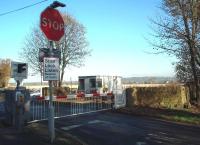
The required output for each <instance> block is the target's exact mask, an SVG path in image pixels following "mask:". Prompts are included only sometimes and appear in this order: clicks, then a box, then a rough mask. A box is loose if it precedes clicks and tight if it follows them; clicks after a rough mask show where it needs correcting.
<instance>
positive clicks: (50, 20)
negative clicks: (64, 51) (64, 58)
mask: <svg viewBox="0 0 200 145" xmlns="http://www.w3.org/2000/svg"><path fill="white" fill-rule="evenodd" d="M57 7H65V4H63V3H61V2H58V1H54V2H53V3H52V4H51V5H50V6H49V7H47V8H46V9H45V10H44V11H43V12H42V13H41V16H40V28H41V30H42V31H43V32H44V34H45V35H46V37H47V38H48V39H49V40H50V41H49V47H50V48H49V57H50V58H51V57H53V56H54V52H53V41H59V40H60V39H61V37H62V36H63V35H64V20H63V18H62V16H61V14H60V13H59V11H58V10H56V8H57ZM50 58H49V60H51V59H50ZM55 62H56V61H55ZM44 63H46V62H44ZM47 63H52V62H51V61H50V62H48V61H47ZM50 66H51V65H50ZM50 66H48V65H47V66H46V65H45V67H47V68H48V67H50ZM53 66H54V65H53ZM55 66H57V65H55ZM53 69H55V68H53ZM56 69H57V70H58V71H59V67H58V68H56ZM48 71H49V69H47V72H48ZM44 72H46V70H45V71H44ZM50 73H52V72H50ZM44 74H45V73H44ZM46 76H48V75H47V74H45V75H44V78H45V77H46ZM58 79H59V78H57V77H56V76H55V78H54V76H51V77H50V78H48V77H47V79H44V80H48V81H49V118H48V127H49V135H50V138H51V143H53V141H54V139H55V128H54V107H53V93H52V92H53V90H52V89H53V88H52V86H53V84H52V83H53V82H52V81H53V80H58Z"/></svg>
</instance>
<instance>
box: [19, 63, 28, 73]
mask: <svg viewBox="0 0 200 145" xmlns="http://www.w3.org/2000/svg"><path fill="white" fill-rule="evenodd" d="M26 68H27V66H26V63H20V64H18V65H17V73H23V72H25V71H26Z"/></svg>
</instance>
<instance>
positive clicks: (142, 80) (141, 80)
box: [122, 77, 177, 84]
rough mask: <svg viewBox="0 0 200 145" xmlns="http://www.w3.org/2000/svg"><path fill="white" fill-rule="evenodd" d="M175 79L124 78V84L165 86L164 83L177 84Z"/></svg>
mask: <svg viewBox="0 0 200 145" xmlns="http://www.w3.org/2000/svg"><path fill="white" fill-rule="evenodd" d="M176 81H177V80H176V78H175V77H127V78H122V83H123V84H129V83H131V84H132V83H137V84H149V83H152V84H164V83H170V82H176Z"/></svg>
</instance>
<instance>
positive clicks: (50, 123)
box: [48, 106, 55, 143]
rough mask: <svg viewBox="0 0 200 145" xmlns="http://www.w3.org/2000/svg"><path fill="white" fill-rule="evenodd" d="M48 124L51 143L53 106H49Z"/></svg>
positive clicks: (52, 137) (53, 133) (53, 135)
mask: <svg viewBox="0 0 200 145" xmlns="http://www.w3.org/2000/svg"><path fill="white" fill-rule="evenodd" d="M48 126H49V135H50V139H51V143H53V141H54V139H55V129H54V107H53V106H50V107H49V120H48Z"/></svg>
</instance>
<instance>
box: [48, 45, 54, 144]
mask: <svg viewBox="0 0 200 145" xmlns="http://www.w3.org/2000/svg"><path fill="white" fill-rule="evenodd" d="M49 43H50V49H49V53H50V57H51V56H53V41H49ZM52 87H53V82H52V81H51V80H50V81H49V120H48V125H49V132H50V137H51V142H53V141H54V139H55V128H54V107H53V90H52Z"/></svg>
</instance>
